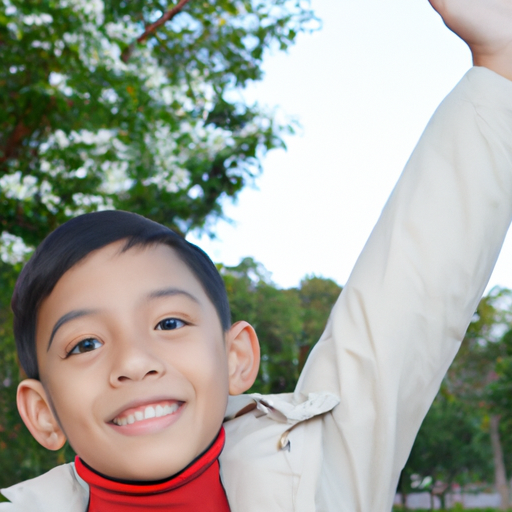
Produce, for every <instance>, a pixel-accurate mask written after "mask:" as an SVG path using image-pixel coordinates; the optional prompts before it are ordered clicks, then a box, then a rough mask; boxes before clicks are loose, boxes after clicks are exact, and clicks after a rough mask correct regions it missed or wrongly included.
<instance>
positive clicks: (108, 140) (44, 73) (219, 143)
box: [0, 0, 313, 245]
mask: <svg viewBox="0 0 512 512" xmlns="http://www.w3.org/2000/svg"><path fill="white" fill-rule="evenodd" d="M182 4H183V2H182ZM171 7H172V6H171ZM168 9H170V8H169V7H168V6H167V5H166V4H165V3H162V2H160V0H144V1H142V0H135V1H132V2H125V1H124V0H123V1H121V0H110V1H103V0H91V1H85V0H43V1H41V2H25V1H23V0H5V1H4V2H3V3H2V4H0V60H1V61H2V72H1V75H0V219H1V230H2V231H3V232H7V233H10V234H12V235H16V236H18V237H21V239H22V240H23V241H24V242H25V243H26V244H28V245H35V244H37V243H38V242H39V241H40V240H41V239H42V238H43V237H44V236H45V235H46V234H47V233H48V231H49V230H52V229H54V228H55V227H56V226H57V225H59V224H61V223H62V222H64V221H65V220H67V219H68V218H70V217H72V216H75V215H77V214H79V213H81V212H86V211H92V210H96V209H101V208H120V209H126V210H131V211H134V212H137V213H140V214H142V215H147V216H149V217H151V218H152V219H154V220H156V221H158V222H161V223H163V224H166V225H168V226H171V227H173V228H175V229H177V230H179V231H181V232H183V233H185V232H187V231H188V230H190V229H192V228H195V227H202V226H204V224H205V222H206V221H207V220H208V219H210V220H211V219H213V218H215V216H218V215H220V214H221V206H220V202H219V200H220V199H221V198H222V197H224V196H230V197H234V196H236V194H237V193H238V192H239V191H240V190H241V188H242V187H243V186H244V184H245V183H246V182H247V180H250V179H251V178H252V177H253V176H254V175H255V174H256V173H257V171H258V169H259V160H260V157H261V156H262V154H263V153H264V152H265V151H267V150H269V149H272V148H274V147H278V146H282V145H283V141H282V134H283V132H284V131H285V130H286V129H287V127H286V126H280V125H278V124H276V122H275V121H274V119H273V117H272V115H271V114H269V113H268V112H264V111H263V110H262V109H260V108H259V107H258V106H250V105H247V104H246V103H245V102H244V101H243V100H242V99H240V98H241V97H240V95H239V94H238V93H237V91H239V90H240V89H242V88H243V87H244V86H245V85H246V84H247V83H248V82H249V81H252V80H258V79H260V78H261V76H262V71H261V63H262V58H263V55H264V53H265V50H266V49H268V48H275V47H278V48H281V49H286V48H287V47H288V46H289V45H290V44H292V43H293V42H294V40H295V38H296V36H297V33H298V32H300V31H302V30H305V29H306V28H307V27H308V26H309V22H311V20H312V19H313V15H312V13H311V11H310V10H309V9H308V8H307V4H305V3H304V2H302V1H299V0H295V1H294V0H276V1H272V2H270V1H258V2H253V1H252V0H220V1H216V2H199V1H190V2H188V3H187V4H186V5H184V6H183V9H182V10H177V12H176V15H175V16H174V17H172V18H171V19H170V20H169V21H168V22H167V23H165V24H162V25H161V26H159V27H158V28H157V29H156V30H154V31H148V24H151V23H152V22H154V21H156V20H158V19H159V18H161V17H162V16H165V13H166V12H167V10H168ZM145 29H146V32H147V36H146V37H144V38H143V39H142V40H141V42H140V43H137V44H133V42H134V41H135V39H136V37H137V36H140V35H141V34H144V33H145V32H144V31H145ZM288 128H289V127H288Z"/></svg>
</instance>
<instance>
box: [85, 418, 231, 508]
mask: <svg viewBox="0 0 512 512" xmlns="http://www.w3.org/2000/svg"><path fill="white" fill-rule="evenodd" d="M224 440H225V433H224V428H222V429H221V431H220V432H219V435H218V436H217V439H216V440H215V441H214V442H213V444H212V445H211V446H210V448H208V450H206V452H204V453H203V454H202V455H201V456H200V457H199V458H198V459H196V460H195V461H194V462H193V463H192V464H190V465H189V466H187V467H186V468H185V469H184V470H183V471H181V472H180V473H178V474H177V475H175V476H173V477H171V478H170V479H169V480H165V481H163V482H157V483H154V482H149V483H129V482H117V481H115V480H111V479H109V478H107V477H104V476H103V475H100V474H99V473H96V471H94V470H93V469H91V468H90V467H89V466H87V465H86V464H85V463H84V462H82V461H81V460H80V459H79V458H78V457H76V459H75V467H76V470H77V472H78V474H79V475H80V477H81V478H83V480H85V481H86V482H87V484H89V492H90V498H89V506H88V508H87V512H135V511H137V510H152V511H161V512H163V511H166V512H167V511H168V512H171V511H172V512H192V511H199V510H200V511H201V512H229V504H228V500H227V498H226V493H225V491H224V488H223V487H222V483H221V481H220V473H219V455H220V453H221V451H222V448H223V447H224Z"/></svg>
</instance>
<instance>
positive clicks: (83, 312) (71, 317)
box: [46, 309, 96, 352]
mask: <svg viewBox="0 0 512 512" xmlns="http://www.w3.org/2000/svg"><path fill="white" fill-rule="evenodd" d="M93 313H96V310H95V309H75V310H74V311H70V312H69V313H66V314H65V315H62V316H61V317H60V318H59V319H58V320H57V321H56V322H55V325H54V326H53V329H52V334H51V335H50V341H49V342H48V348H47V349H46V352H48V350H50V347H51V345H52V341H53V338H54V336H55V334H56V333H57V331H58V330H59V329H60V328H61V327H62V326H63V325H64V324H65V323H66V322H69V321H70V320H74V319H75V318H79V317H81V316H85V315H92V314H93Z"/></svg>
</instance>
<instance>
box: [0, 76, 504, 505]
mask: <svg viewBox="0 0 512 512" xmlns="http://www.w3.org/2000/svg"><path fill="white" fill-rule="evenodd" d="M333 208H335V205H333ZM511 216H512V83H511V82H509V81H507V80H506V79H504V78H502V77H500V76H498V75H496V74H494V73H492V72H491V71H488V70H486V69H483V68H474V69H472V70H471V71H470V72H469V73H468V74H467V75H466V76H465V77H464V78H463V79H462V81H461V82H460V83H459V85H457V87H456V88H455V89H454V91H453V92H452V93H451V94H450V95H449V96H448V98H447V99H446V100H445V101H444V102H443V103H442V104H441V106H440V107H439V109H438V110H437V112H436V113H435V115H434V117H433V118H432V120H431V122H430V123H429V125H428V127H427V129H426V131H425V133H424V135H423V137H422V138H421V140H420V142H419V144H418V146H417V148H416V149H415V151H414V153H413V155H412V157H411V159H410V161H409V163H408V164H407V166H406V169H405V171H404V173H403V175H402V177H401V178H400V181H399V182H398V184H397V186H396V188H395V190H394V191H393V193H392V195H391V197H390V199H389V201H388V203H387V205H386V207H385V208H384V211H383V213H382V215H381V218H380V220H379V222H378V223H377V225H376V227H375V229H374V230H373V232H372V234H371V236H370V239H369V241H368V242H367V244H366V246H365V249H364V251H363V253H362V255H361V256H360V257H359V259H358V261H357V264H356V266H355V269H354V271H353V273H352V275H351V277H350V279H349V281H348V283H347V284H346V286H345V288H344V290H343V293H342V294H341V296H340V298H339V300H338V301H337V303H336V305H335V306H334V309H333V312H332V315H331V318H330V320H329V323H328V325H327V328H326V330H325V332H324V334H323V335H322V337H321V339H320V341H319V342H318V344H317V345H316V347H315V349H314V350H313V352H312V354H311V356H310V357H309V360H308V362H307V364H306V367H305V369H304V371H303V373H302V375H301V378H300V380H299V383H298V384H297V388H296V391H295V392H294V393H293V394H288V395H275V396H259V395H251V396H249V395H243V396H240V397H233V398H232V399H231V400H230V403H229V407H228V412H227V418H226V422H225V428H226V434H227V435H226V446H225V449H224V451H223V453H222V455H221V471H222V480H223V483H224V486H225V488H226V492H227V495H228V498H229V502H230V505H231V509H232V511H233V512H267V511H272V512H278V511H287V512H288V511H290V512H291V511H294V512H312V511H318V512H320V511H321V512H381V511H382V512H388V511H389V510H390V509H391V504H392V501H393V496H394V492H395V488H396V484H397V480H398V476H399V474H400V470H401V468H402V467H403V466H404V464H405V462H406V460H407V456H408V454H409V451H410V449H411V446H412V444H413V441H414V437H415V436H416V433H417V431H418V429H419V426H420V424H421V421H422V420H423V418H424V416H425V414H426V412H427V410H428V408H429V406H430V404H431V403H432V400H433V399H434V396H435V394H436V392H437V390H438V389H439V385H440V383H441V380H442V378H443V375H444V374H445V372H446V370H447V368H448V366H449V364H450V362H451V361H452V359H453V357H454V356H455V353H456V352H457V349H458V347H459V344H460V340H461V339H462V338H463V336H464V333H465V330H466V328H467V326H468V323H469V321H470V320H471V317H472V315H473V312H474V311H475V309H476V306H477V304H478V300H479V298H480V296H481V295H482V293H483V290H484V288H485V285H486V283H487V280H488V278H489V275H490V273H491V271H492V268H493V266H494V263H495V261H496V258H497V256H498V253H499V250H500V246H501V243H502V240H503V238H504V237H505V234H506V231H507V228H508V225H509V222H510V218H511ZM250 404H252V405H254V406H255V408H254V409H253V410H252V411H250V412H246V413H244V414H241V415H239V416H238V417H235V416H236V415H237V413H238V412H240V411H242V409H245V408H246V407H247V405H250ZM3 494H4V495H5V496H7V497H8V498H9V499H10V500H11V502H12V503H5V504H0V512H35V511H41V512H84V511H85V510H86V508H87V499H88V490H87V486H86V484H85V483H83V482H82V481H81V480H80V479H79V478H78V477H77V476H76V474H75V472H74V468H73V465H72V464H70V465H65V466H60V467H58V468H56V469H54V470H52V471H50V472H49V473H47V474H45V475H43V476H41V477H39V478H36V479H34V480H29V481H27V482H23V483H21V484H18V485H15V486H14V487H11V488H9V489H6V490H4V491H3Z"/></svg>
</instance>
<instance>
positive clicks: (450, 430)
mask: <svg viewBox="0 0 512 512" xmlns="http://www.w3.org/2000/svg"><path fill="white" fill-rule="evenodd" d="M404 472H405V475H406V476H407V478H405V481H406V483H408V487H409V489H408V491H409V492H411V491H414V490H423V491H431V490H432V489H433V486H434V485H435V483H436V482H443V483H444V484H447V485H448V486H450V485H451V484H452V483H455V482H457V483H458V484H460V485H465V484H468V483H472V482H479V481H486V480H488V479H489V477H490V478H492V452H491V447H490V443H489V440H488V436H487V435H486V433H485V432H484V431H483V430H482V428H481V415H479V414H475V411H474V410H473V409H472V408H471V407H468V405H467V403H465V402H464V401H462V400H460V399H459V398H458V397H456V396H454V395H452V394H450V393H449V392H448V390H447V389H446V387H443V388H442V389H441V392H440V393H439V395H438V396H437V397H436V400H435V401H434V403H433V404H432V407H431V408H430V410H429V412H428V414H427V416H426V418H425V420H424V422H423V424H422V425H421V428H420V431H419V433H418V437H417V438H416V441H415V443H414V446H413V449H412V451H411V455H410V457H409V460H408V462H407V465H406V468H405V470H404ZM448 489H449V488H448V487H447V489H446V490H448Z"/></svg>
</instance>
